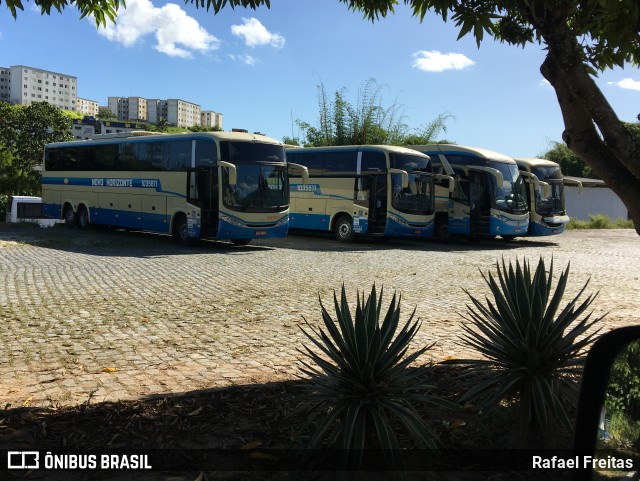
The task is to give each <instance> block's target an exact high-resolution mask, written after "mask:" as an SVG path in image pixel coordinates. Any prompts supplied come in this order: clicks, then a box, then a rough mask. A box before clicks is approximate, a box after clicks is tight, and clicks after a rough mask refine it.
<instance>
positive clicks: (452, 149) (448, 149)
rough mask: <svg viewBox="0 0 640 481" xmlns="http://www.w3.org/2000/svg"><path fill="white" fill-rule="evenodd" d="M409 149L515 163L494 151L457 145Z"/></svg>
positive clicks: (413, 147) (431, 145)
mask: <svg viewBox="0 0 640 481" xmlns="http://www.w3.org/2000/svg"><path fill="white" fill-rule="evenodd" d="M408 147H409V148H411V149H415V150H418V151H420V152H424V151H429V152H438V153H442V154H446V153H460V154H473V155H475V156H477V157H481V158H484V159H490V160H496V161H498V162H509V163H512V162H513V159H512V158H511V157H509V156H507V155H504V154H501V153H499V152H494V151H493V150H488V149H482V148H480V147H468V146H465V145H456V144H426V145H409V146H408Z"/></svg>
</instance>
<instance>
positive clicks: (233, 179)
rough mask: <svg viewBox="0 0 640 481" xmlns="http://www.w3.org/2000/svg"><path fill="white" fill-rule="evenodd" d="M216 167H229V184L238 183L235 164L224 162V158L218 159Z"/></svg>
mask: <svg viewBox="0 0 640 481" xmlns="http://www.w3.org/2000/svg"><path fill="white" fill-rule="evenodd" d="M218 167H224V168H225V169H229V185H236V184H237V183H238V170H237V169H236V166H235V165H233V164H231V163H229V162H225V161H224V160H219V161H218Z"/></svg>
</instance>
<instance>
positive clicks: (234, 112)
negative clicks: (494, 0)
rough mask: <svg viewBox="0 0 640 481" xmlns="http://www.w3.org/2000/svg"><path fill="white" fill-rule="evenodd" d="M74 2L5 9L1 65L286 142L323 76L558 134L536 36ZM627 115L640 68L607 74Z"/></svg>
mask: <svg viewBox="0 0 640 481" xmlns="http://www.w3.org/2000/svg"><path fill="white" fill-rule="evenodd" d="M78 17H79V14H78V12H77V10H75V9H72V8H70V9H67V10H66V11H65V12H64V13H63V14H58V13H52V14H51V16H49V17H47V16H41V15H40V13H39V11H37V10H36V9H34V8H33V6H32V5H30V4H28V3H25V11H24V12H21V13H19V15H18V19H17V21H14V20H13V18H12V17H11V15H10V14H9V11H8V9H7V8H6V7H5V6H4V5H0V65H1V66H3V67H10V66H12V65H28V66H32V67H36V68H41V69H46V70H53V71H56V72H61V73H66V74H69V75H74V76H76V77H78V95H79V96H80V97H83V98H88V99H92V100H96V101H98V102H100V104H101V105H106V103H107V97H108V96H140V97H146V98H181V99H184V100H187V101H190V102H194V103H197V104H200V106H201V107H202V109H204V110H215V111H217V112H221V113H223V114H224V125H223V127H224V129H225V130H229V129H231V128H246V129H249V130H250V131H261V132H264V133H265V134H268V135H271V136H273V137H276V138H278V139H282V137H283V136H285V135H287V136H291V135H292V133H293V134H294V135H297V134H298V129H297V127H296V126H295V125H292V119H293V120H295V119H301V120H304V121H307V122H309V123H311V124H316V122H317V117H318V106H317V85H318V84H319V83H320V82H322V83H323V84H324V86H325V89H326V90H327V92H329V93H333V92H334V91H335V90H338V89H341V88H343V87H345V88H346V89H347V98H348V99H349V100H350V101H351V102H352V103H355V102H356V100H357V94H358V89H359V87H360V86H362V85H363V83H364V82H365V81H366V80H367V79H369V78H374V79H375V80H376V81H377V83H378V84H380V85H382V86H383V87H382V97H383V103H384V105H387V106H388V105H391V104H393V103H394V102H396V103H398V104H400V105H402V106H403V109H404V115H405V116H406V120H407V123H408V124H409V125H411V126H413V127H420V126H422V125H425V124H427V123H428V122H429V121H431V120H432V119H434V118H435V117H436V116H437V115H438V114H441V113H450V114H452V115H453V116H454V117H455V118H454V119H453V118H452V119H450V120H449V121H448V123H447V126H448V131H447V133H446V134H445V135H446V137H447V138H448V139H450V140H453V141H455V142H457V143H458V144H462V145H473V146H477V147H484V148H488V149H492V150H496V151H499V152H502V153H505V154H507V155H511V156H535V155H538V154H540V153H542V152H544V151H545V150H546V148H547V147H548V145H549V142H551V141H557V140H560V139H561V135H562V129H563V127H562V125H563V124H562V119H561V116H560V110H559V107H558V105H557V101H556V97H555V93H554V91H553V90H552V88H551V87H550V86H549V85H548V84H545V83H544V82H543V78H542V76H541V74H540V72H539V68H540V64H541V63H542V61H543V59H544V51H543V49H542V47H540V46H529V47H527V48H526V49H522V48H518V47H511V46H507V45H502V44H499V43H497V42H494V41H493V40H491V39H489V40H488V41H486V42H485V43H483V44H482V46H481V47H480V49H478V48H477V47H476V44H475V41H474V40H473V38H471V37H468V38H467V37H465V38H464V39H462V40H460V41H457V40H456V38H457V35H458V32H457V30H456V28H455V27H454V25H453V24H452V23H448V24H445V23H444V22H442V20H441V19H440V18H439V17H436V16H434V15H427V17H426V18H425V21H424V23H422V24H421V23H420V22H418V20H417V19H415V18H413V17H412V16H411V14H410V11H409V10H408V9H407V8H406V7H404V6H400V7H398V8H397V9H396V14H395V15H393V16H390V17H387V18H386V19H382V20H380V21H379V22H376V23H375V24H372V23H371V22H368V21H365V20H364V19H363V17H362V15H361V14H360V13H357V12H355V13H354V12H351V11H349V10H348V8H347V7H346V5H344V4H342V3H339V2H338V1H337V0H276V1H273V2H272V6H271V9H270V10H269V9H266V8H261V9H258V10H255V11H254V10H245V9H242V8H239V9H237V10H235V11H234V10H231V9H230V8H227V9H226V10H225V11H223V12H222V13H220V14H219V15H216V16H214V15H213V14H212V13H211V12H206V11H205V10H204V9H196V8H195V7H194V6H192V5H184V4H183V3H182V2H178V3H164V2H162V1H161V0H127V10H126V11H123V12H122V13H121V14H120V15H119V17H118V21H117V24H116V25H115V26H114V25H110V26H109V27H108V28H107V29H100V30H97V29H96V27H95V24H94V23H93V21H92V20H87V19H83V20H79V19H78ZM598 84H599V86H600V88H601V89H602V90H603V91H604V93H605V94H606V96H607V98H608V99H609V101H610V103H611V104H612V106H613V107H614V109H615V110H616V111H617V113H618V115H619V116H620V118H622V119H623V120H627V121H633V120H636V115H638V114H639V113H640V71H639V70H638V69H637V68H632V67H627V68H625V69H624V70H623V69H616V70H614V71H608V72H606V73H604V74H602V75H601V76H600V78H599V79H598Z"/></svg>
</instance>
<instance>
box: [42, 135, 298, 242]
mask: <svg viewBox="0 0 640 481" xmlns="http://www.w3.org/2000/svg"><path fill="white" fill-rule="evenodd" d="M42 198H43V211H44V213H45V215H47V216H49V217H53V218H59V219H64V221H65V222H66V223H67V224H68V225H70V226H74V225H75V226H78V227H80V228H82V229H84V228H86V227H87V226H89V225H90V224H99V225H104V226H112V227H120V228H128V229H133V230H142V231H148V232H156V233H166V234H171V235H172V236H173V237H174V239H175V240H176V241H178V242H180V243H183V244H192V243H194V242H195V241H197V240H199V239H216V240H230V241H231V242H233V243H234V244H236V245H244V244H248V243H249V242H250V241H251V239H255V238H268V237H284V236H286V234H287V230H288V224H289V180H288V172H287V164H286V162H285V152H284V146H283V144H282V143H281V142H279V141H277V140H276V139H272V138H269V137H265V136H263V135H257V134H250V133H248V132H246V131H241V132H236V131H232V132H197V133H183V134H155V135H154V133H151V132H129V133H119V134H107V135H103V136H96V138H94V139H91V140H81V141H72V142H59V143H52V144H48V145H46V146H45V152H44V164H43V166H42Z"/></svg>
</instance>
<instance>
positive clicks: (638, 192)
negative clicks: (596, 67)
mask: <svg viewBox="0 0 640 481" xmlns="http://www.w3.org/2000/svg"><path fill="white" fill-rule="evenodd" d="M539 28H540V31H541V32H542V34H543V35H542V36H543V38H544V40H545V42H546V44H547V46H548V54H547V58H546V59H545V61H544V63H543V64H542V67H541V68H540V71H541V72H542V75H543V76H544V77H545V78H546V79H547V80H548V81H549V82H550V83H551V85H552V86H553V88H554V89H555V91H556V96H557V97H558V103H559V104H560V109H561V111H562V117H563V119H564V125H565V130H564V133H563V135H562V138H563V140H564V141H565V143H566V144H567V146H568V147H569V148H570V149H571V150H573V151H574V152H575V153H576V154H577V155H578V156H579V157H580V158H581V159H582V160H584V162H586V163H587V164H588V165H589V166H590V167H591V168H592V169H593V170H594V171H595V172H596V173H597V174H598V175H599V176H600V178H601V179H602V180H604V181H605V182H606V184H607V185H608V186H609V187H610V188H611V190H613V192H615V193H616V194H617V195H618V197H620V199H621V200H622V202H623V203H624V204H625V206H626V207H627V209H628V211H629V217H630V218H631V219H632V220H633V223H634V225H635V229H636V232H637V233H638V234H639V235H640V141H638V139H637V138H634V137H633V136H632V135H631V132H630V131H629V129H627V128H626V127H625V125H624V124H623V123H622V122H621V121H620V119H618V117H617V115H616V114H615V112H614V111H613V109H612V108H611V106H610V105H609V103H608V101H607V99H606V98H605V96H604V95H603V94H602V92H601V91H600V89H599V88H598V86H597V85H596V84H595V82H594V81H593V78H591V76H590V75H589V72H588V71H587V68H586V66H585V65H584V64H583V63H582V61H581V58H582V57H581V56H580V53H579V52H580V50H579V48H580V47H579V45H578V43H577V41H576V38H575V36H574V35H573V34H572V32H571V31H570V30H569V27H568V26H567V24H566V21H562V19H559V21H556V22H548V23H546V24H545V25H541V26H540V27H539Z"/></svg>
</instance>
